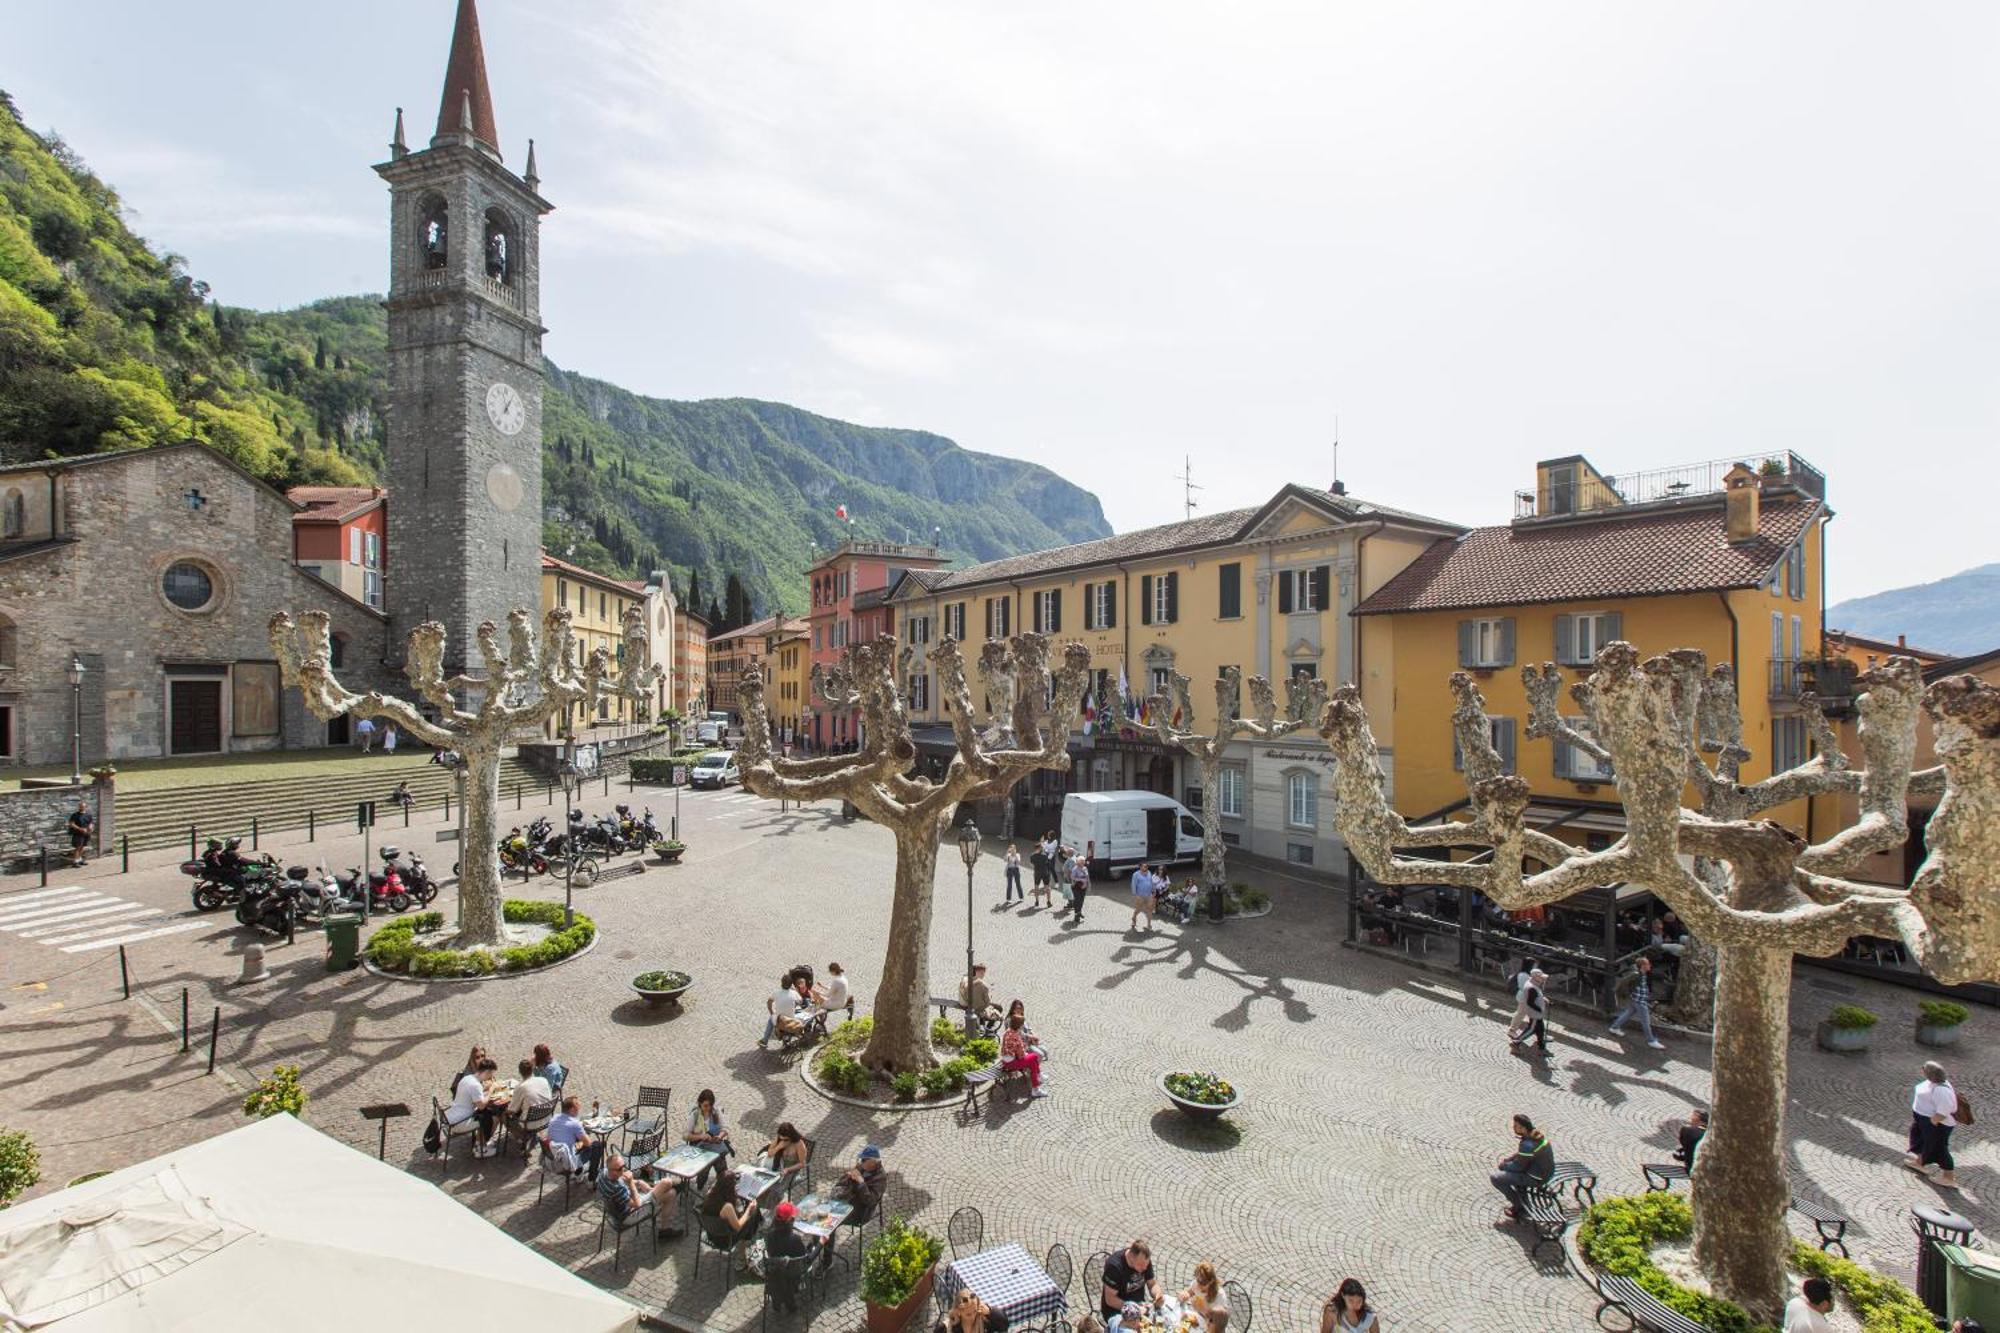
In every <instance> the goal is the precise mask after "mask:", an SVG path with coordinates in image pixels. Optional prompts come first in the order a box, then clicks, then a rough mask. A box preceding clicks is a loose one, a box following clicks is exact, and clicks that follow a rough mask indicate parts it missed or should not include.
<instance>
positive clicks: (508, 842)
mask: <svg viewBox="0 0 2000 1333" xmlns="http://www.w3.org/2000/svg"><path fill="white" fill-rule="evenodd" d="M548 868H549V861H548V858H547V857H546V856H544V855H542V853H541V851H540V849H538V848H537V847H536V846H535V844H534V843H533V842H532V841H531V840H530V839H529V838H528V836H527V835H526V834H524V833H522V832H521V831H520V830H519V829H516V830H514V831H513V832H512V833H510V834H508V835H507V836H506V837H504V838H502V839H500V869H501V871H502V873H505V872H506V871H510V870H511V871H513V872H514V873H515V874H517V875H521V876H524V877H525V876H528V875H539V874H541V873H542V872H543V871H545V870H547V869H548Z"/></svg>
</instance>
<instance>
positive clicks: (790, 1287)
mask: <svg viewBox="0 0 2000 1333" xmlns="http://www.w3.org/2000/svg"><path fill="white" fill-rule="evenodd" d="M812 1258H813V1257H812V1256H811V1255H810V1254H800V1255H795V1256H793V1257H791V1258H789V1259H781V1258H777V1257H775V1256H773V1257H770V1258H767V1259H765V1260H764V1308H763V1310H762V1312H761V1313H760V1314H759V1315H758V1327H759V1328H760V1329H768V1328H769V1327H770V1326H771V1307H772V1306H776V1307H777V1308H778V1313H779V1314H780V1315H781V1316H782V1315H794V1314H797V1313H798V1312H799V1298H800V1297H801V1296H805V1297H810V1296H811V1295H812V1292H813V1286H812V1281H811V1275H810V1273H809V1272H808V1269H807V1265H809V1264H810V1263H811V1262H812Z"/></svg>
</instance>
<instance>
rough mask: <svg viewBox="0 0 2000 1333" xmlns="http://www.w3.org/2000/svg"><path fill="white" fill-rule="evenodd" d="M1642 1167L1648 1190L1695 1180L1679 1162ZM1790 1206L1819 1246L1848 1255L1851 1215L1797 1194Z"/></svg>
mask: <svg viewBox="0 0 2000 1333" xmlns="http://www.w3.org/2000/svg"><path fill="white" fill-rule="evenodd" d="M1639 1170H1641V1171H1642V1172H1644V1173H1645V1176H1646V1188H1647V1189H1649V1190H1663V1189H1666V1188H1668V1187H1669V1186H1671V1185H1672V1184H1673V1183H1674V1182H1675V1181H1677V1180H1689V1179H1692V1177H1691V1176H1689V1174H1688V1169H1687V1168H1686V1167H1684V1166H1682V1165H1681V1164H1680V1163H1679V1162H1648V1163H1644V1164H1642V1165H1641V1166H1640V1167H1639ZM1790 1207H1791V1210H1792V1211H1793V1212H1795V1213H1797V1214H1798V1215H1799V1216H1800V1217H1803V1218H1805V1219H1806V1220H1807V1221H1808V1222H1811V1223H1812V1224H1813V1229H1814V1230H1816V1231H1818V1232H1819V1247H1820V1248H1821V1249H1822V1250H1839V1251H1840V1257H1841V1258H1843V1259H1845V1258H1847V1257H1848V1255H1847V1226H1848V1223H1849V1222H1851V1221H1853V1219H1852V1218H1850V1217H1848V1216H1847V1215H1846V1214H1845V1213H1842V1212H1840V1211H1839V1210H1838V1209H1835V1208H1829V1207H1828V1206H1827V1205H1825V1204H1823V1203H1814V1202H1813V1201H1812V1200H1811V1199H1801V1198H1800V1197H1799V1196H1798V1195H1796V1194H1794V1195H1793V1196H1792V1198H1791V1203H1790Z"/></svg>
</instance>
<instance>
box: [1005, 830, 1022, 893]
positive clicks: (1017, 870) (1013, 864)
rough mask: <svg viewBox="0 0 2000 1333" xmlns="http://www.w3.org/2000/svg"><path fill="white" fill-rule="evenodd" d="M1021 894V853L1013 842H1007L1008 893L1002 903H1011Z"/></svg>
mask: <svg viewBox="0 0 2000 1333" xmlns="http://www.w3.org/2000/svg"><path fill="white" fill-rule="evenodd" d="M1020 896H1021V853H1020V849H1018V848H1017V847H1015V846H1014V844H1013V843H1011V842H1010V843H1008V844H1007V895H1006V897H1004V898H1002V899H1001V900H1000V901H1001V903H1003V904H1005V903H1011V902H1013V901H1014V900H1015V899H1016V898H1019V897H1020Z"/></svg>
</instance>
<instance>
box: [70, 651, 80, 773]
mask: <svg viewBox="0 0 2000 1333" xmlns="http://www.w3.org/2000/svg"><path fill="white" fill-rule="evenodd" d="M69 752H70V771H69V781H70V785H71V786H73V787H81V786H82V785H83V658H81V657H80V656H78V655H77V654H75V653H71V654H70V655H69Z"/></svg>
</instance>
